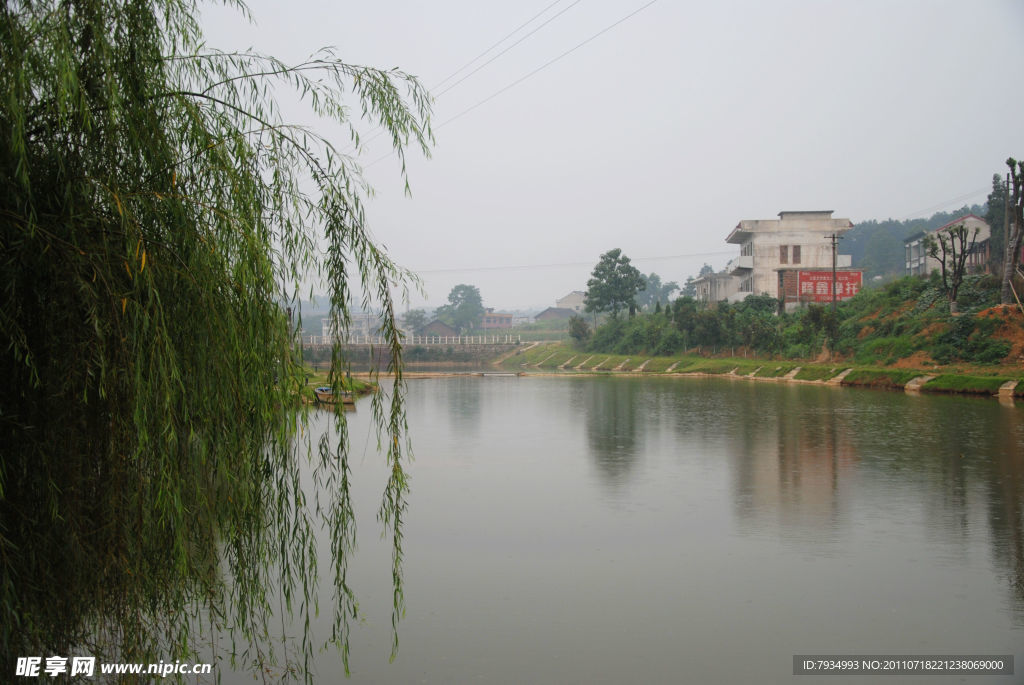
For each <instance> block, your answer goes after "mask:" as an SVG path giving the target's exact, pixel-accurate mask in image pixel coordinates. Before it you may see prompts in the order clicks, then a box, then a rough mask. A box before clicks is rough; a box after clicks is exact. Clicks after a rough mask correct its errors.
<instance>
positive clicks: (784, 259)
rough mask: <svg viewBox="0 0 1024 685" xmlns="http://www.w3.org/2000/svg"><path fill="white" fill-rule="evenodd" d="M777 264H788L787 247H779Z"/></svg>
mask: <svg viewBox="0 0 1024 685" xmlns="http://www.w3.org/2000/svg"><path fill="white" fill-rule="evenodd" d="M779 264H789V246H788V245H779Z"/></svg>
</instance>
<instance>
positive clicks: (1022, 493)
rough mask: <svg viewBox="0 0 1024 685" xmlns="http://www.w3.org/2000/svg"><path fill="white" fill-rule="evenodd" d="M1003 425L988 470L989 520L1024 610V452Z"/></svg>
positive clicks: (998, 553) (999, 558)
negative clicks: (996, 449) (996, 450)
mask: <svg viewBox="0 0 1024 685" xmlns="http://www.w3.org/2000/svg"><path fill="white" fill-rule="evenodd" d="M1012 411H1019V410H1012ZM1008 413H1009V412H1008ZM1002 428H1003V430H1001V431H999V432H998V435H997V439H999V442H1000V443H1001V444H999V445H998V452H997V454H995V455H994V456H993V458H992V460H991V469H990V470H989V474H988V475H989V488H988V492H989V499H988V521H989V528H990V530H991V534H992V550H993V554H994V556H995V558H996V561H997V563H998V564H999V566H1001V567H1004V568H1005V569H1006V571H1007V573H1008V579H1009V582H1010V590H1011V592H1012V593H1013V604H1014V608H1015V609H1016V610H1017V611H1018V612H1021V613H1024V452H1022V451H1021V445H1020V443H1021V440H1020V437H1019V436H1018V435H1017V434H1015V433H1014V432H1013V431H1012V430H1009V429H1008V428H1009V427H1008V426H1003V427H1002Z"/></svg>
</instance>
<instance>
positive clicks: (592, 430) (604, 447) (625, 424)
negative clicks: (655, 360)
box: [581, 378, 642, 486]
mask: <svg viewBox="0 0 1024 685" xmlns="http://www.w3.org/2000/svg"><path fill="white" fill-rule="evenodd" d="M641 385H642V384H641V383H633V382H630V380H629V379H614V378H613V379H607V380H595V381H594V382H593V383H587V384H586V389H587V390H588V391H589V392H584V393H581V394H582V395H583V397H582V398H581V400H582V402H583V405H584V406H585V407H586V412H585V414H586V417H587V418H586V420H587V440H588V442H589V443H590V452H591V454H592V455H593V457H594V463H595V464H596V465H597V468H598V471H599V472H600V474H601V477H602V478H603V479H604V481H605V482H606V483H607V484H609V485H613V486H614V485H620V484H621V483H623V482H624V481H625V480H626V477H627V476H628V475H629V473H630V471H632V469H633V467H634V466H635V464H636V458H637V445H636V443H637V430H638V426H637V421H638V417H637V414H638V399H639V398H638V394H639V393H640V392H641V390H642V387H641Z"/></svg>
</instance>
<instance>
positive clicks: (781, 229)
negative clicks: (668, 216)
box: [694, 210, 860, 309]
mask: <svg viewBox="0 0 1024 685" xmlns="http://www.w3.org/2000/svg"><path fill="white" fill-rule="evenodd" d="M851 228H853V224H852V223H851V222H850V220H849V219H833V218H832V210H824V211H800V212H791V211H786V212H779V218H778V219H747V220H744V221H741V222H739V224H737V225H736V228H734V229H733V230H732V232H731V233H730V234H729V236H728V237H727V238H726V239H725V240H726V242H728V243H732V244H733V245H739V246H740V254H739V256H738V257H736V258H734V259H733V260H732V261H730V262H729V263H728V264H727V265H726V267H725V270H724V271H721V272H719V273H717V274H708V275H705V276H701V277H700V278H698V279H696V280H695V282H694V285H695V286H696V288H697V299H700V300H703V301H704V302H707V303H709V304H713V303H715V302H721V301H723V300H726V301H729V302H737V301H739V300H743V299H745V298H746V297H748V296H750V295H771V296H772V297H778V298H780V299H784V300H785V301H786V307H787V309H788V308H791V307H793V306H798V305H799V304H800V303H801V302H803V301H805V300H807V299H808V298H807V297H806V295H807V292H806V291H799V292H798V290H799V289H800V288H806V287H807V286H806V283H809V282H811V281H810V280H809V279H812V278H821V276H820V271H822V270H831V269H832V266H833V264H832V256H833V255H832V251H833V249H838V246H837V247H835V248H834V247H833V241H834V240H838V237H839V236H841V235H842V234H843V233H845V232H846V231H848V230H850V229H851ZM840 245H841V243H840ZM851 261H852V260H851V257H850V255H844V254H836V260H835V267H836V268H837V269H842V270H844V271H849V270H850V264H851ZM805 281H806V283H805ZM859 282H860V280H859V276H858V277H857V279H856V283H857V284H858V285H856V286H855V287H853V286H851V287H849V288H848V289H845V290H843V291H842V292H839V291H838V287H837V296H838V297H839V298H840V299H845V298H846V297H851V296H852V295H853V294H854V293H855V292H856V290H857V289H859ZM826 286H827V288H828V289H829V293H831V285H830V284H829V283H826ZM819 295H820V294H819Z"/></svg>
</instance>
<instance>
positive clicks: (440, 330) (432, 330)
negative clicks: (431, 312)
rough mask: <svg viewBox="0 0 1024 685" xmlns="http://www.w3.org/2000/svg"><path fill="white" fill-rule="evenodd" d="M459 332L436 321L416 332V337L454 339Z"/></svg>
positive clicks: (438, 320)
mask: <svg viewBox="0 0 1024 685" xmlns="http://www.w3.org/2000/svg"><path fill="white" fill-rule="evenodd" d="M458 334H459V332H458V331H457V330H455V329H454V328H452V327H451V326H449V325H448V324H446V323H445V322H444V321H441V320H440V319H434V320H433V321H431V322H430V323H428V324H427V325H426V326H424V327H423V328H421V329H420V330H418V331H417V332H416V335H422V336H436V337H442V338H454V337H455V336H457V335H458Z"/></svg>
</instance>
